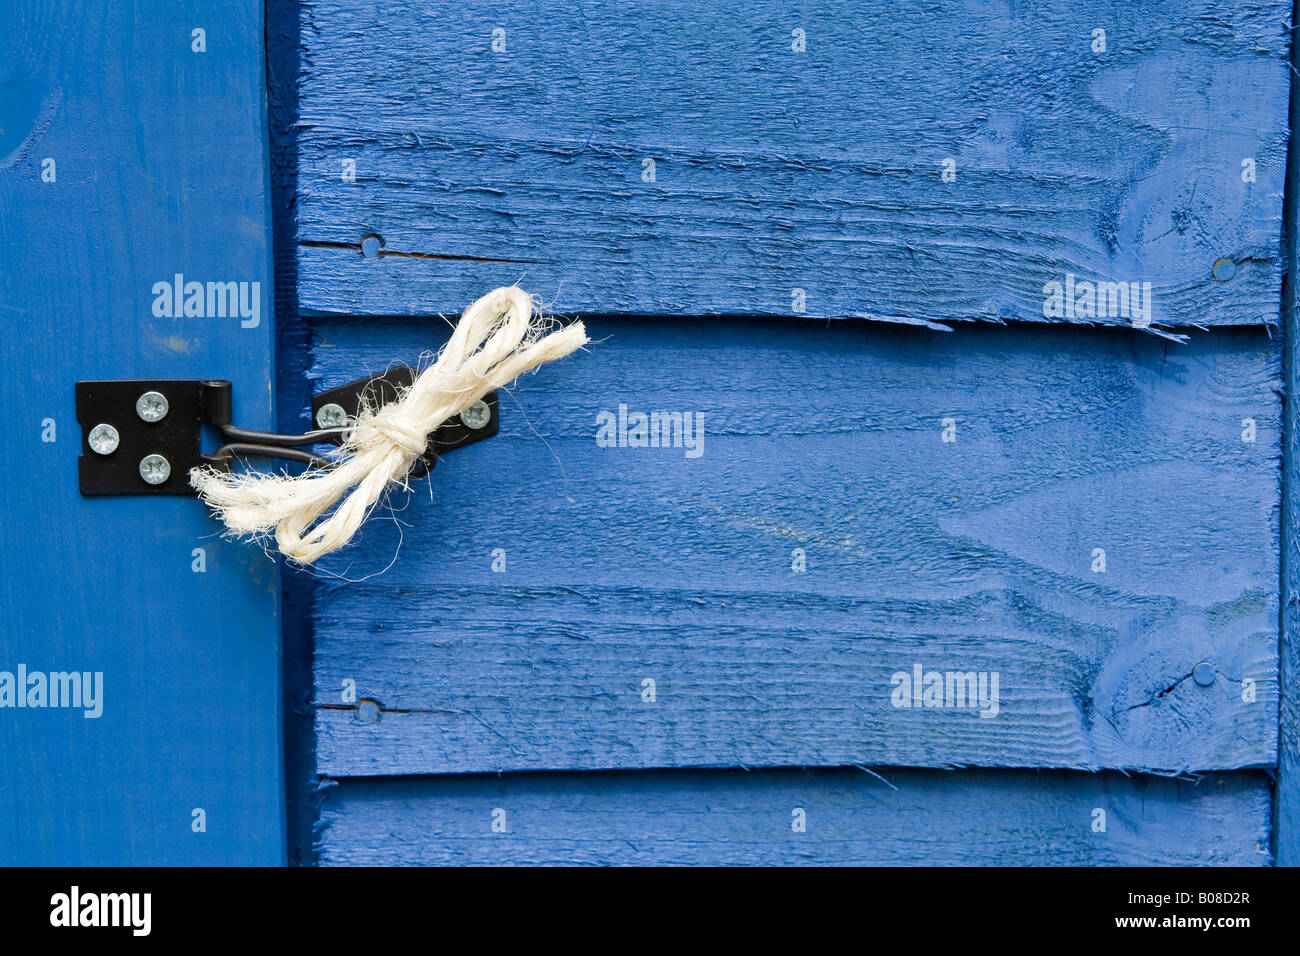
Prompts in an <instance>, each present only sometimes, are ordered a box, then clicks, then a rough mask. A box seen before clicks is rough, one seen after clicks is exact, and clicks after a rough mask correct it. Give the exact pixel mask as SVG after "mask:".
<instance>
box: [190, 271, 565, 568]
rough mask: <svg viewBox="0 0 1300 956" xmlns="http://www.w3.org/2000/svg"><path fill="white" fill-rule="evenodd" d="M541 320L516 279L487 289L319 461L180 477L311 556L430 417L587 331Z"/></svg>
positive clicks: (299, 558)
mask: <svg viewBox="0 0 1300 956" xmlns="http://www.w3.org/2000/svg"><path fill="white" fill-rule="evenodd" d="M547 329H548V326H547V323H546V322H545V320H543V319H542V318H541V317H540V316H539V315H537V313H536V312H535V310H534V306H533V300H532V297H531V296H529V295H528V294H527V293H525V292H524V291H523V290H522V289H520V288H518V287H517V286H509V287H504V288H500V289H496V290H494V291H492V292H489V293H488V294H487V295H485V296H483V297H482V298H481V299H479V300H478V301H477V302H475V303H474V304H473V305H471V306H470V307H469V308H468V309H466V310H465V313H464V315H462V316H461V319H460V322H458V323H457V324H456V328H455V331H453V332H452V335H451V339H450V340H449V341H448V342H447V344H446V345H445V346H444V347H443V349H442V351H441V352H440V353H439V354H438V357H437V359H436V361H435V362H434V363H433V364H432V365H430V366H429V367H428V368H426V369H424V371H422V372H421V373H420V374H419V375H418V376H417V377H416V379H415V381H414V382H413V383H412V384H411V387H410V388H408V389H406V390H405V391H404V392H402V393H401V394H400V395H398V397H397V400H396V401H395V402H390V403H389V404H387V405H383V406H381V407H379V408H366V409H363V410H362V412H361V414H360V415H359V416H358V418H357V423H356V427H355V428H354V429H353V431H352V433H351V434H350V435H349V436H348V438H347V440H346V441H345V442H344V443H343V445H342V446H341V447H340V448H339V449H338V451H337V452H335V453H334V458H335V461H334V462H333V463H332V464H331V465H330V466H329V467H327V468H315V467H313V468H309V469H308V470H307V471H305V472H303V473H302V474H300V475H295V476H289V475H284V474H266V473H262V472H242V473H239V474H232V473H229V472H221V471H217V470H215V469H213V468H211V467H208V466H203V467H199V468H194V469H192V470H191V471H190V484H191V485H192V486H193V487H194V489H195V490H196V491H198V493H199V496H200V497H201V498H202V499H203V500H204V501H206V502H207V503H208V504H209V505H211V506H212V507H213V508H214V509H215V510H216V513H217V517H219V518H220V519H221V520H222V521H223V522H224V523H225V525H226V527H227V528H229V529H230V530H231V531H232V532H234V533H236V534H247V535H258V536H265V535H268V534H270V533H271V532H272V531H274V533H275V542H276V544H277V546H278V547H279V549H280V551H281V552H282V553H283V554H285V555H286V556H287V557H288V558H290V559H291V560H293V561H295V562H297V563H298V564H303V565H308V564H311V563H312V562H313V561H315V560H316V559H317V558H320V557H321V556H322V555H326V554H329V553H330V552H331V551H336V550H338V549H339V548H341V547H343V546H344V545H345V544H347V543H348V542H349V541H350V540H352V536H353V535H355V534H356V532H357V529H358V528H360V527H361V523H362V522H363V521H365V520H366V517H367V516H368V515H369V514H370V511H371V509H372V508H373V507H374V506H375V504H376V502H378V501H379V499H380V497H381V496H382V495H383V493H384V491H385V490H386V489H387V488H388V486H389V485H393V484H404V483H405V480H406V476H407V473H408V472H410V470H411V468H412V466H414V464H415V462H416V461H417V460H418V459H419V458H420V456H421V455H423V454H424V450H425V448H426V447H427V445H428V441H429V436H430V434H432V433H433V432H434V431H435V430H436V429H437V428H438V427H439V426H440V425H442V424H443V423H444V422H446V421H447V420H448V419H450V418H451V417H452V416H453V415H457V414H459V413H460V412H461V411H462V410H463V409H464V408H466V407H467V406H469V405H472V404H473V403H474V402H476V401H478V400H479V399H480V398H482V397H483V396H484V395H486V394H487V393H488V392H490V391H492V390H493V389H496V388H503V387H504V386H506V385H508V384H510V383H511V382H513V381H514V380H515V379H516V378H518V377H519V376H520V375H522V374H523V373H524V372H528V371H531V370H532V369H535V368H537V367H538V366H539V365H541V364H542V363H544V362H553V361H555V360H556V359H560V358H564V357H565V356H566V355H568V354H570V353H571V352H573V351H575V350H576V349H579V348H581V347H582V346H583V345H585V344H586V343H587V341H588V340H587V333H586V330H585V329H584V328H583V325H582V323H581V322H576V323H574V324H572V325H569V326H567V327H565V328H562V329H559V330H558V331H554V332H548V331H547ZM340 499H342V501H340ZM336 505H337V506H336ZM331 508H332V509H333V510H332V511H331V510H330V509H331ZM327 512H329V513H328V515H326V513H327ZM322 516H324V517H322Z"/></svg>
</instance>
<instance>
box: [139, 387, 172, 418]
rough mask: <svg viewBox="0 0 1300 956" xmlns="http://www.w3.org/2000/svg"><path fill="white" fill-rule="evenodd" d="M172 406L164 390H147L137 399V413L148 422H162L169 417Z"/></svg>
mask: <svg viewBox="0 0 1300 956" xmlns="http://www.w3.org/2000/svg"><path fill="white" fill-rule="evenodd" d="M170 409H171V406H170V405H168V404H167V396H166V395H164V394H163V393H162V392H145V393H144V394H143V395H141V396H140V397H139V398H137V399H136V400H135V413H136V414H137V415H139V416H140V418H141V420H143V421H146V422H160V421H162V420H163V419H164V418H166V417H167V412H168V411H169V410H170Z"/></svg>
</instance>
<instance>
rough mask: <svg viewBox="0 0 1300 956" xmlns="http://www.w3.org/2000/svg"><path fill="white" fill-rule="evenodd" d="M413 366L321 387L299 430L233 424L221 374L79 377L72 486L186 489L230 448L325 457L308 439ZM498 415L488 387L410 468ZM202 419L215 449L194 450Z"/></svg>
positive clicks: (263, 454)
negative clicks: (76, 482)
mask: <svg viewBox="0 0 1300 956" xmlns="http://www.w3.org/2000/svg"><path fill="white" fill-rule="evenodd" d="M415 375H416V372H415V369H412V368H410V367H408V366H405V365H397V366H394V367H393V368H391V369H389V370H388V371H387V372H385V373H383V374H382V375H372V376H370V377H369V378H363V379H358V380H357V381H355V382H350V383H348V384H347V385H343V386H340V387H339V388H334V389H330V390H329V391H327V392H321V393H320V394H319V395H316V396H315V397H314V398H313V399H312V403H311V412H312V420H313V422H315V423H316V425H317V426H318V428H317V429H316V430H315V431H310V432H305V433H304V434H301V435H282V434H279V433H278V432H261V431H252V430H249V429H246V428H237V427H235V426H234V425H232V424H231V423H230V419H231V413H232V397H231V385H230V382H227V381H224V380H211V381H164V380H157V379H142V380H138V381H109V382H78V383H77V421H79V422H80V423H81V446H82V454H81V458H80V459H79V460H78V462H77V465H78V470H79V476H80V485H81V493H82V494H83V495H85V496H87V497H93V496H104V495H190V494H193V493H194V492H193V489H191V488H190V482H189V471H190V469H191V468H194V467H196V466H198V465H204V464H206V465H212V466H213V467H214V468H220V469H229V468H230V463H231V461H232V460H233V459H235V458H248V457H259V458H283V459H286V460H289V461H300V462H305V463H307V464H312V465H318V466H321V467H328V466H329V465H330V463H331V459H329V458H326V457H324V456H322V455H318V454H316V453H314V452H312V451H310V450H309V449H310V448H311V447H312V446H314V445H324V444H334V445H339V444H342V443H343V441H344V440H345V439H346V437H347V436H348V434H349V433H350V432H351V430H352V426H353V424H354V423H355V421H356V418H357V415H358V414H360V412H361V409H362V407H363V405H369V406H370V407H375V406H378V405H383V404H387V403H389V402H392V401H394V400H395V399H396V398H397V395H398V392H399V390H401V389H403V388H406V387H407V386H409V385H410V384H411V382H413V381H414V380H415ZM499 424H500V419H499V416H498V410H497V394H496V392H489V393H488V394H487V395H485V396H484V397H483V399H482V400H481V401H479V402H475V403H474V404H473V405H470V406H469V407H468V408H466V409H465V410H464V411H463V412H461V413H460V415H459V416H458V417H457V418H454V419H452V420H451V421H448V422H447V423H446V424H444V425H442V427H440V428H439V429H438V430H437V431H435V432H434V433H433V434H432V435H430V436H429V445H428V448H427V449H426V451H425V454H424V455H423V457H421V459H420V460H419V461H418V462H417V463H416V465H415V467H414V468H413V469H412V470H411V475H412V477H416V478H418V477H422V476H423V475H426V474H428V473H429V471H430V470H432V468H433V466H434V465H435V464H437V461H438V456H439V455H442V454H445V453H446V452H448V451H451V450H452V449H453V448H460V447H461V446H463V445H471V444H473V443H474V442H477V441H482V440H483V439H484V438H491V437H492V436H493V435H495V434H496V433H497V429H498V427H499ZM204 426H209V427H210V428H212V429H213V430H215V431H216V433H217V434H218V435H220V436H221V440H222V441H223V443H224V444H222V445H221V446H220V447H218V448H217V449H216V450H214V451H211V452H204V451H202V433H203V428H204Z"/></svg>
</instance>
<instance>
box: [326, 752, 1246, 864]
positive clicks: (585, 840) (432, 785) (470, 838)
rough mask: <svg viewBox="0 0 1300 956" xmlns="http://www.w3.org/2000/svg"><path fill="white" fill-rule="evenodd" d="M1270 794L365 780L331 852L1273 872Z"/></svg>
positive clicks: (577, 860)
mask: <svg viewBox="0 0 1300 956" xmlns="http://www.w3.org/2000/svg"><path fill="white" fill-rule="evenodd" d="M1269 802H1270V800H1269V786H1268V780H1267V778H1266V777H1265V776H1264V775H1263V774H1260V773H1251V772H1242V773H1229V774H1215V775H1214V776H1211V777H1205V778H1202V779H1200V780H1199V781H1194V782H1192V781H1175V780H1168V779H1160V778H1150V777H1126V776H1123V775H1120V774H1114V773H1105V774H1096V775H1088V774H1077V773H1066V772H1040V773H1030V772H1007V771H1000V772H999V771H961V772H943V771H923V770H886V771H884V772H883V774H882V775H880V776H877V775H875V774H873V773H866V772H863V771H861V770H856V769H841V770H825V771H811V772H810V771H797V770H776V771H756V772H752V773H746V772H744V771H715V772H699V771H670V772H648V773H607V774H595V773H585V774H507V775H505V776H501V777H497V776H471V777H459V778H437V777H434V778H428V777H424V778H409V779H406V780H391V779H390V780H360V781H343V782H341V783H340V784H339V785H338V786H336V787H333V788H332V789H331V790H330V792H329V796H328V799H327V801H326V804H325V808H324V812H323V814H322V823H323V826H322V829H321V834H320V839H319V846H318V849H319V851H320V855H321V861H322V862H323V863H325V864H327V865H338V864H346V865H356V864H383V865H388V864H453V865H493V864H498V865H499V864H547V863H549V864H641V865H674V864H678V865H684V864H764V865H783V864H799V863H808V864H817V865H836V864H859V865H861V864H867V865H895V866H906V865H917V864H921V865H930V866H937V865H945V866H946V865H961V864H965V865H994V864H997V865H1056V866H1096V865H1101V866H1130V865H1183V866H1186V865H1197V866H1206V865H1228V866H1257V865H1261V864H1266V863H1268V862H1269V855H1268V814H1269ZM800 811H802V814H801V813H800ZM801 819H802V826H803V830H802V831H799V830H798V829H797V825H798V821H800V820H801ZM1103 826H1104V830H1103V829H1101V827H1103Z"/></svg>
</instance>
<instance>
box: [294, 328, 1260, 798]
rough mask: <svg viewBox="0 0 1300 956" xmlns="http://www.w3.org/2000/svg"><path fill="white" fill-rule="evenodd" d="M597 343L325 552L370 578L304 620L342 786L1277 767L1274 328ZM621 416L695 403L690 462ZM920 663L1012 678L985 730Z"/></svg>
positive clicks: (377, 354)
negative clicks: (513, 773)
mask: <svg viewBox="0 0 1300 956" xmlns="http://www.w3.org/2000/svg"><path fill="white" fill-rule="evenodd" d="M589 330H590V332H591V334H592V337H593V339H594V340H595V342H596V344H594V345H593V346H592V347H591V350H590V353H589V354H586V355H579V356H577V357H574V358H571V359H569V360H566V361H564V362H562V363H559V364H557V365H555V366H548V367H546V368H544V369H543V370H541V372H540V373H539V374H537V375H536V376H535V377H529V378H527V379H526V380H525V381H523V382H521V383H520V385H519V387H518V389H517V390H516V391H515V392H514V393H513V394H512V395H508V396H506V397H505V398H504V400H503V405H502V408H503V422H502V431H501V434H500V435H498V436H497V437H495V438H493V439H491V440H489V441H487V442H484V443H481V444H479V445H475V446H472V447H469V448H465V449H461V450H459V451H457V452H455V453H454V454H452V455H450V456H448V457H446V458H445V459H444V460H443V461H442V462H441V463H440V464H439V466H438V468H437V469H436V471H435V472H434V474H433V476H432V478H431V480H430V482H429V483H428V484H427V485H426V484H423V483H421V484H417V485H415V486H414V491H413V493H412V494H411V496H410V498H409V500H407V499H399V500H397V501H395V502H394V505H395V507H397V508H398V509H401V510H400V512H399V513H397V514H396V515H395V517H396V520H395V521H386V520H384V519H383V517H378V516H377V517H376V518H375V519H374V520H372V521H371V523H370V524H368V525H367V526H366V528H365V529H364V532H363V539H362V540H361V541H360V543H359V544H356V545H354V546H353V547H352V548H351V549H349V550H347V551H345V552H343V553H341V554H340V555H338V556H337V557H336V559H335V560H334V561H333V562H332V563H331V564H329V565H327V566H326V567H325V568H324V569H323V571H324V572H325V573H327V574H329V573H334V574H345V575H347V576H348V577H349V578H351V579H354V581H355V583H347V582H345V581H343V580H340V579H330V578H328V577H327V578H326V579H325V584H324V587H323V593H322V595H321V598H320V601H319V605H318V608H317V620H316V636H317V655H316V705H317V707H318V717H317V732H318V759H319V769H320V772H321V773H323V774H326V775H329V776H345V775H373V774H398V773H428V772H451V771H489V770H519V769H530V770H535V769H573V768H582V769H592V768H640V767H665V766H760V765H819V766H825V765H845V764H852V763H870V764H877V765H912V766H917V765H919V766H939V767H944V766H952V765H988V766H1045V767H1066V768H1080V769H1094V768H1133V769H1139V770H1142V769H1149V770H1157V771H1181V770H1205V769H1228V768H1235V767H1246V766H1266V765H1270V764H1272V763H1273V762H1274V760H1275V758H1276V735H1277V723H1276V720H1277V683H1276V668H1277V620H1278V604H1277V581H1278V574H1279V559H1278V546H1279V545H1278V533H1279V532H1278V504H1279V500H1280V488H1279V482H1280V474H1279V471H1280V469H1279V454H1280V444H1279V443H1280V419H1279V416H1280V407H1279V401H1278V395H1277V388H1278V385H1279V381H1280V378H1279V374H1280V367H1279V361H1280V356H1279V353H1278V349H1277V348H1276V346H1275V345H1274V344H1273V343H1271V342H1270V341H1269V339H1268V337H1267V336H1266V335H1265V334H1264V332H1263V331H1261V330H1249V331H1248V330H1216V331H1214V332H1213V333H1200V334H1197V335H1196V336H1194V337H1193V339H1192V340H1191V342H1190V343H1189V344H1186V345H1176V344H1172V343H1167V342H1161V341H1159V340H1157V339H1155V338H1154V337H1153V336H1150V335H1148V334H1145V333H1138V332H1134V331H1132V330H1099V329H1092V330H1084V329H1077V328H1073V329H1071V328H1057V329H1049V328H1045V327H1041V326H1039V327H1014V328H997V327H989V326H979V327H975V326H972V327H964V328H962V329H961V330H959V331H957V332H955V333H953V334H948V335H942V334H935V333H931V332H928V331H925V330H909V329H904V328H899V327H888V326H880V325H876V324H872V323H860V322H838V323H830V324H826V323H815V322H797V323H791V322H788V321H778V320H754V319H722V318H719V319H714V320H711V321H708V322H695V321H685V320H671V319H667V318H662V317H656V318H652V319H592V320H590V321H589ZM444 334H445V329H443V330H441V331H440V330H439V328H438V327H437V323H429V322H423V321H414V320H400V319H391V320H373V321H368V322H344V321H339V322H330V321H327V322H324V323H322V324H321V326H320V328H319V332H318V339H317V343H316V349H315V359H316V365H315V368H314V370H313V374H314V375H315V376H317V377H318V378H319V380H320V385H321V386H322V387H332V386H334V385H337V384H341V383H342V382H343V381H345V380H348V379H350V378H353V377H355V376H357V375H358V374H361V373H363V372H366V371H372V370H378V369H381V368H383V367H384V366H385V365H386V364H387V363H388V362H389V361H392V360H408V361H409V360H414V358H415V357H416V355H417V354H418V352H419V351H420V350H421V349H422V348H429V347H436V346H437V345H438V344H439V342H440V337H441V336H442V335H444ZM621 403H622V404H626V405H628V406H630V408H632V409H634V410H635V409H641V410H654V409H664V410H675V411H682V412H691V413H693V414H698V415H700V416H702V419H701V421H702V423H703V430H704V443H703V446H702V451H703V453H702V455H701V456H700V457H698V458H695V459H691V458H688V457H686V454H685V451H684V450H683V449H682V448H601V447H598V446H597V444H596V441H595V434H596V430H597V429H596V419H597V415H598V413H599V412H600V411H601V410H612V409H616V408H617V407H618V405H619V404H621ZM944 419H953V420H954V422H955V428H956V432H955V435H956V441H955V442H951V443H946V442H944V441H943V440H942V433H943V422H944ZM1245 419H1251V420H1253V421H1254V422H1255V427H1256V429H1257V433H1256V441H1254V442H1253V443H1251V442H1246V441H1243V440H1242V435H1243V420H1245ZM399 543H400V554H398V555H397V558H396V560H395V561H393V558H394V554H395V552H397V551H398V548H399ZM796 548H797V549H802V550H803V551H804V552H805V553H806V562H807V571H806V573H794V572H793V571H792V566H793V551H794V549H796ZM1097 548H1102V549H1104V550H1105V552H1106V562H1107V564H1106V570H1105V571H1104V572H1094V571H1093V569H1092V568H1093V562H1094V561H1095V556H1094V549H1097ZM496 549H502V551H503V552H504V560H505V561H506V570H505V572H504V573H494V572H493V571H492V570H491V566H492V562H493V552H494V551H495V550H496ZM390 563H391V567H390V566H389V565H390ZM385 568H387V570H386V571H385V570H384V569H385ZM381 571H383V573H382V574H378V573H377V572H381ZM1201 662H1207V664H1208V666H1209V667H1210V668H1211V669H1212V671H1213V673H1214V680H1213V682H1212V683H1211V684H1210V685H1209V686H1203V685H1202V684H1201V683H1198V682H1197V681H1196V680H1193V679H1192V678H1191V674H1192V671H1193V669H1194V668H1195V666H1196V665H1197V664H1198V663H1201ZM916 663H920V664H922V665H923V666H924V668H925V669H927V670H929V669H936V670H940V671H948V670H960V671H963V672H966V671H976V672H981V671H982V672H998V673H999V675H1000V694H1001V706H1000V712H999V714H998V715H997V716H996V717H994V718H991V719H985V718H981V717H979V716H977V714H976V713H975V712H973V711H971V710H952V709H924V708H922V709H901V708H895V707H894V706H892V703H891V690H892V685H891V679H892V675H893V674H895V673H896V672H900V671H908V670H910V669H911V668H912V667H913V665H914V664H916ZM647 678H649V679H652V680H654V681H655V682H656V687H657V695H656V696H657V699H656V701H655V702H653V703H649V702H646V701H645V700H643V698H642V694H643V681H644V680H646V679H647ZM345 681H355V683H356V690H357V693H358V695H359V696H360V697H361V698H362V699H363V700H366V699H368V700H371V701H375V702H377V705H375V706H372V705H366V706H365V707H363V708H360V709H358V707H357V705H356V704H351V703H348V702H347V701H346V700H345V699H344V698H343V697H342V688H343V687H344V682H345ZM1248 681H1253V682H1254V694H1255V699H1254V702H1247V701H1246V700H1243V696H1245V697H1249V694H1248V693H1246V692H1247V691H1248V690H1249V689H1250V685H1249V684H1248V683H1247V682H1248ZM376 706H377V707H378V708H380V709H378V710H377V709H376Z"/></svg>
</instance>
